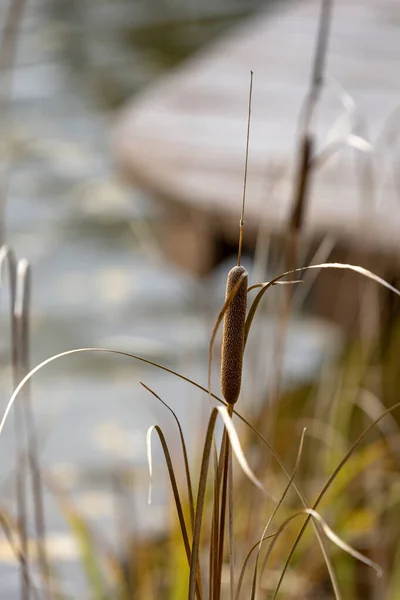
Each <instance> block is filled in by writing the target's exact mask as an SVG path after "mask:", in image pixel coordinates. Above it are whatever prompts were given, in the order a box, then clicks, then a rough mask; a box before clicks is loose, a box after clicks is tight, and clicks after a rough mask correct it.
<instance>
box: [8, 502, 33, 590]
mask: <svg viewBox="0 0 400 600" xmlns="http://www.w3.org/2000/svg"><path fill="white" fill-rule="evenodd" d="M0 528H1V529H2V531H3V533H4V536H5V538H6V540H7V542H8V544H9V546H10V548H11V550H12V552H13V554H14V556H15V558H16V560H17V561H18V562H19V563H20V564H22V563H24V562H25V556H24V554H23V552H22V550H21V549H20V548H19V547H18V544H17V543H16V542H15V541H14V539H13V533H12V530H13V529H16V526H14V527H13V526H11V525H10V522H9V519H8V518H7V517H6V516H5V514H4V512H3V510H1V511H0ZM18 536H19V534H18ZM22 574H23V575H24V576H25V577H26V570H22ZM30 583H31V581H30V580H27V581H26V584H27V585H29V584H30ZM30 591H31V593H32V596H33V598H36V600H42V598H41V596H40V595H39V593H38V591H37V589H36V586H34V585H31V587H30Z"/></svg>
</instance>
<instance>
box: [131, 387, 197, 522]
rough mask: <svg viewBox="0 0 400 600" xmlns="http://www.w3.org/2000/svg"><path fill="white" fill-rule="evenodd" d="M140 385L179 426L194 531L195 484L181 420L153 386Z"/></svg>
mask: <svg viewBox="0 0 400 600" xmlns="http://www.w3.org/2000/svg"><path fill="white" fill-rule="evenodd" d="M140 385H142V386H143V387H144V388H145V389H146V390H147V391H148V392H150V394H153V396H154V397H155V398H157V400H159V401H160V402H161V404H163V405H164V406H165V407H166V408H167V409H168V410H169V411H170V413H171V414H172V416H173V417H174V419H175V421H176V424H177V426H178V430H179V437H180V440H181V446H182V454H183V462H184V465H185V476H186V485H187V489H188V500H189V512H190V522H191V526H192V531H193V523H194V501H193V486H192V479H191V476H190V469H189V460H188V455H187V449H186V443H185V438H184V436H183V431H182V427H181V424H180V421H179V419H178V417H177V415H176V413H175V411H173V410H172V408H171V407H170V406H169V405H168V404H167V403H166V402H164V400H163V399H162V398H160V396H159V395H158V394H156V392H154V391H153V390H152V389H151V388H149V387H148V386H147V385H146V384H145V383H143V382H142V381H140Z"/></svg>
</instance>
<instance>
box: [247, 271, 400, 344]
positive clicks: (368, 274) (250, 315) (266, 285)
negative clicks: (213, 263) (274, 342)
mask: <svg viewBox="0 0 400 600" xmlns="http://www.w3.org/2000/svg"><path fill="white" fill-rule="evenodd" d="M309 269H344V270H348V271H354V272H355V273H359V274H360V275H363V277H367V278H368V279H371V280H372V281H375V282H376V283H378V284H379V285H381V286H383V287H385V288H386V289H388V290H390V291H391V292H393V293H394V294H396V295H397V296H400V291H399V290H397V289H396V288H395V287H393V286H392V285H390V283H388V282H387V281H385V279H382V277H379V276H378V275H375V273H372V271H369V270H368V269H365V268H364V267H360V266H358V265H350V264H346V263H322V264H319V265H308V266H305V267H300V268H298V269H290V270H289V271H286V272H285V273H282V274H281V275H278V276H277V277H275V278H274V279H272V280H271V281H266V282H265V283H256V284H255V285H252V286H250V287H249V290H248V291H251V290H255V289H257V288H261V290H260V291H259V292H258V294H257V295H256V297H255V298H254V300H253V303H252V305H251V307H250V310H249V313H248V315H247V319H246V329H245V344H246V343H247V338H248V336H249V332H250V328H251V325H252V322H253V319H254V316H255V314H256V311H257V308H258V305H259V304H260V302H261V299H262V297H263V296H264V294H265V292H266V291H267V290H268V289H269V288H270V287H271V286H273V285H275V284H276V283H277V282H278V281H279V280H280V279H282V278H283V277H287V276H288V275H292V274H293V273H301V272H303V271H305V270H309Z"/></svg>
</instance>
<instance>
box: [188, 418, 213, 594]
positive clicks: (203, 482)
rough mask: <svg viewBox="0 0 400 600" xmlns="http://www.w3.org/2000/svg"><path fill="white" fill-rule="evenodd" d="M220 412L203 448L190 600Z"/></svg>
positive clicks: (209, 426) (194, 532)
mask: <svg viewBox="0 0 400 600" xmlns="http://www.w3.org/2000/svg"><path fill="white" fill-rule="evenodd" d="M217 416H218V411H217V409H216V408H214V409H213V410H212V412H211V415H210V419H209V422H208V427H207V433H206V438H205V442H204V447H203V457H202V460H201V467H200V476H199V486H198V491H197V501H196V513H195V518H194V530H193V545H192V557H191V562H190V576H189V593H188V600H194V594H195V588H196V573H197V569H198V563H199V552H200V534H201V525H202V521H203V512H204V499H205V495H206V487H207V475H208V468H209V460H210V453H211V447H212V444H213V439H214V428H215V422H216V420H217Z"/></svg>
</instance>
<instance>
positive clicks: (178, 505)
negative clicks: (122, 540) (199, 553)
mask: <svg viewBox="0 0 400 600" xmlns="http://www.w3.org/2000/svg"><path fill="white" fill-rule="evenodd" d="M153 430H155V431H156V432H157V434H158V437H159V438H160V442H161V446H162V449H163V452H164V457H165V462H166V463H167V469H168V475H169V480H170V483H171V487H172V493H173V496H174V501H175V506H176V511H177V513H178V520H179V526H180V528H181V534H182V540H183V544H184V546H185V552H186V557H187V560H188V564H189V566H190V567H191V555H192V551H191V549H190V542H189V537H188V533H187V528H186V523H185V517H184V514H183V508H182V502H181V498H180V495H179V489H178V485H177V482H176V477H175V471H174V467H173V464H172V460H171V455H170V453H169V448H168V444H167V441H166V439H165V436H164V434H163V432H162V429H161V427H159V426H158V425H153V426H152V427H150V428H149V430H148V432H147V436H146V438H147V458H148V463H149V472H150V477H151V476H152V460H151V433H152V431H153ZM150 481H151V479H150ZM149 494H150V492H149ZM198 574H199V570H198V569H196V572H195V581H194V585H195V591H196V597H197V598H199V599H200V598H201V597H202V596H201V593H200V583H199V576H198Z"/></svg>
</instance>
